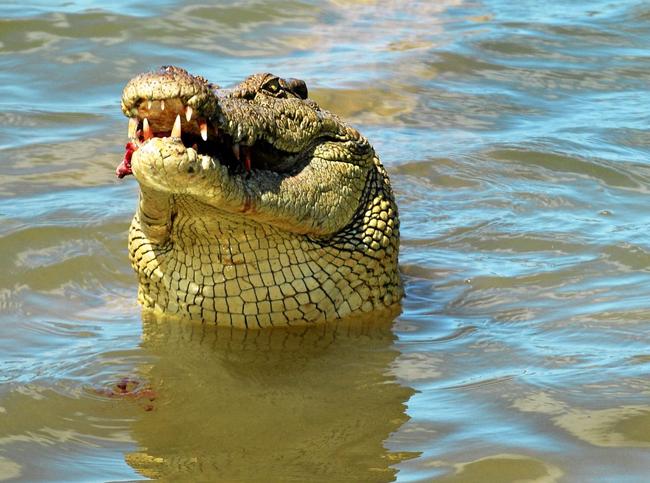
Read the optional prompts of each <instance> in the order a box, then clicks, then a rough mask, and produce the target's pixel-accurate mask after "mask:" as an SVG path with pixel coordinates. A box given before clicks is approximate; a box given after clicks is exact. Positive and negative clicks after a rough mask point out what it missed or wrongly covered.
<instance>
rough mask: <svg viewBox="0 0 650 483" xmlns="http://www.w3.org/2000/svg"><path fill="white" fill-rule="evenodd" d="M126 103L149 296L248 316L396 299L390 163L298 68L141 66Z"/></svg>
mask: <svg viewBox="0 0 650 483" xmlns="http://www.w3.org/2000/svg"><path fill="white" fill-rule="evenodd" d="M122 110H123V112H124V113H125V115H126V116H127V117H128V118H129V128H128V135H129V138H130V139H129V143H128V144H127V152H126V155H125V158H124V160H123V162H122V163H121V164H120V166H119V167H118V169H117V175H118V177H123V176H126V175H128V174H133V175H134V176H135V178H136V180H137V181H138V183H139V185H140V191H141V195H140V204H139V208H138V211H137V213H136V215H135V217H134V220H133V223H132V226H131V230H130V245H129V248H130V255H131V261H132V264H133V266H134V268H135V269H136V272H137V273H138V274H139V276H140V291H139V300H140V302H141V303H143V305H145V306H147V307H152V308H155V309H158V310H160V311H162V312H165V313H170V312H171V313H179V314H181V315H184V316H189V317H191V318H200V319H202V320H210V321H216V322H221V321H225V323H230V324H232V325H239V326H250V325H251V323H253V325H270V324H276V325H277V324H281V325H286V324H290V323H292V322H293V323H298V322H300V321H303V322H306V321H315V320H327V319H332V318H337V317H341V316H343V315H347V314H348V313H353V312H355V311H362V310H365V311H368V310H373V309H376V308H380V307H384V306H389V305H392V304H394V303H396V302H397V301H398V300H399V298H400V296H401V287H400V283H399V277H398V275H397V250H398V242H399V240H398V237H399V235H398V221H397V211H396V207H395V204H394V200H393V195H392V192H391V189H390V183H389V181H388V178H387V176H386V173H385V171H384V169H383V167H382V166H381V164H380V162H379V160H378V158H377V157H376V156H375V154H374V150H373V149H372V147H371V146H370V144H369V143H368V141H367V140H366V139H365V138H364V137H363V136H361V135H360V134H359V132H358V131H356V130H355V129H353V128H351V127H349V126H347V125H346V124H345V123H344V122H342V121H341V120H340V119H339V118H338V117H336V116H335V115H333V114H331V113H329V112H328V111H326V110H323V109H321V108H319V106H318V105H317V104H316V103H315V102H314V101H313V100H311V99H309V98H308V91H307V87H306V85H305V83H304V82H303V81H301V80H297V79H282V78H280V77H278V76H275V75H272V74H268V73H265V74H255V75H252V76H250V77H248V78H247V79H245V80H244V81H243V82H242V83H240V84H238V85H236V86H235V87H233V88H230V89H221V88H219V87H218V86H216V85H214V84H211V83H209V82H208V81H207V80H205V79H204V78H202V77H199V76H194V75H191V74H189V73H188V72H187V71H185V70H183V69H180V68H178V67H170V66H168V67H163V68H161V69H160V70H159V71H158V72H151V73H146V74H141V75H139V76H137V77H135V78H134V79H132V80H131V81H130V82H129V83H128V84H127V85H126V87H125V88H124V92H123V95H122ZM350 297H351V299H350Z"/></svg>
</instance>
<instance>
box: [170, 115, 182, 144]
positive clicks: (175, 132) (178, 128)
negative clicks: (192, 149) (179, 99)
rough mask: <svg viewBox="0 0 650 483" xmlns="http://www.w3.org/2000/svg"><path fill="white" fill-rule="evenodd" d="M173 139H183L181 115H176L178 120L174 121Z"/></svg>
mask: <svg viewBox="0 0 650 483" xmlns="http://www.w3.org/2000/svg"><path fill="white" fill-rule="evenodd" d="M172 137H173V138H180V137H181V115H180V114H177V115H176V120H175V121H174V127H173V128H172Z"/></svg>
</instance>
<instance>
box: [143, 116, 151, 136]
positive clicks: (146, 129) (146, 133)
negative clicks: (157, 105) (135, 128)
mask: <svg viewBox="0 0 650 483" xmlns="http://www.w3.org/2000/svg"><path fill="white" fill-rule="evenodd" d="M142 135H143V136H144V140H145V141H147V140H148V139H151V138H152V137H153V133H152V132H151V127H149V120H148V119H147V118H146V117H145V118H144V121H142Z"/></svg>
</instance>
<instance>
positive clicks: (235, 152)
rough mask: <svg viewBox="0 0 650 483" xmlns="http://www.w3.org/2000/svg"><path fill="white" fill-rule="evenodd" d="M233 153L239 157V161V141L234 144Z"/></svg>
mask: <svg viewBox="0 0 650 483" xmlns="http://www.w3.org/2000/svg"><path fill="white" fill-rule="evenodd" d="M232 153H233V154H234V155H235V157H236V158H237V161H239V143H236V144H233V145H232Z"/></svg>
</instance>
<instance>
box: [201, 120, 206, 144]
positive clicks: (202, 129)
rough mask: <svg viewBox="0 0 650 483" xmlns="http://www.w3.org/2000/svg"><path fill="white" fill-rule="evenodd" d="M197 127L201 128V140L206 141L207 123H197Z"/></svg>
mask: <svg viewBox="0 0 650 483" xmlns="http://www.w3.org/2000/svg"><path fill="white" fill-rule="evenodd" d="M199 127H200V128H201V138H202V139H203V140H204V141H207V140H208V123H207V122H205V121H201V122H199Z"/></svg>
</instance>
